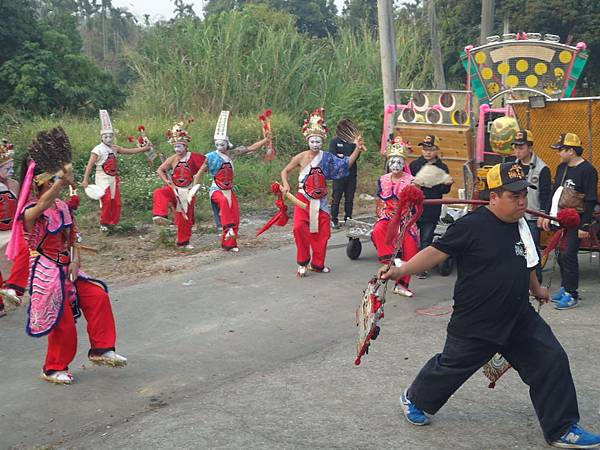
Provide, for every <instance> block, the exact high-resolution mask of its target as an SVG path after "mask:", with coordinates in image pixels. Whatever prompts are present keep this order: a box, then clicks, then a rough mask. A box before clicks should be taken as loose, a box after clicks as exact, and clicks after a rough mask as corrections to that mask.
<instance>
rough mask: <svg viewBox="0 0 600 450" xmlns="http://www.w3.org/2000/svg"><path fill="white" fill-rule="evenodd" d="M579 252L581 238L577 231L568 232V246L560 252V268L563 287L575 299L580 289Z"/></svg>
mask: <svg viewBox="0 0 600 450" xmlns="http://www.w3.org/2000/svg"><path fill="white" fill-rule="evenodd" d="M578 250H579V237H577V230H576V229H574V230H568V231H567V245H566V248H565V249H564V251H563V250H559V251H558V266H559V267H560V279H561V283H560V284H561V286H563V287H564V288H565V291H567V292H568V293H569V294H571V295H572V296H573V298H577V297H578V294H577V288H578V287H579V260H578V259H577V251H578Z"/></svg>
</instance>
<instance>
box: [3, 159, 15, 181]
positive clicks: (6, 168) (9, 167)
mask: <svg viewBox="0 0 600 450" xmlns="http://www.w3.org/2000/svg"><path fill="white" fill-rule="evenodd" d="M14 174H15V170H14V163H13V162H12V161H7V162H5V163H4V164H3V165H2V166H0V179H6V178H12V177H13V175H14Z"/></svg>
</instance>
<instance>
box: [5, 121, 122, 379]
mask: <svg viewBox="0 0 600 450" xmlns="http://www.w3.org/2000/svg"><path fill="white" fill-rule="evenodd" d="M70 160H71V146H70V143H69V140H68V137H67V135H66V134H65V132H64V130H63V129H62V128H55V129H53V130H50V131H48V132H41V133H39V134H38V136H37V138H36V139H34V140H33V142H32V143H31V145H30V146H29V148H28V158H27V159H26V160H25V165H24V169H25V170H24V173H23V177H22V191H21V195H20V196H19V203H18V205H17V211H18V212H19V215H18V219H17V222H16V223H15V224H14V228H13V234H12V236H11V241H10V243H9V248H8V252H7V254H8V256H9V257H11V256H14V255H16V254H18V253H19V251H20V248H19V247H20V245H21V243H22V242H23V237H22V236H23V234H24V237H25V241H26V243H27V246H28V248H29V254H30V264H31V277H30V287H29V295H30V306H29V310H28V320H27V327H26V331H27V334H28V335H30V336H32V337H42V336H46V335H47V336H48V352H47V354H46V361H45V363H44V366H43V369H42V374H41V378H42V379H44V380H46V381H49V382H52V383H56V384H71V382H72V381H73V375H71V373H69V371H68V368H69V367H68V366H69V364H70V363H71V362H72V361H73V359H74V357H75V354H76V352H77V330H76V327H75V319H76V318H78V317H79V315H80V312H83V316H84V317H85V319H86V321H87V332H88V336H89V340H90V350H89V352H88V358H89V359H90V361H92V362H93V363H95V364H102V365H108V366H112V367H116V366H124V365H125V364H126V363H127V359H126V358H124V357H123V356H121V355H119V354H117V353H115V342H116V330H115V319H114V316H113V312H112V308H111V305H110V298H109V296H108V293H107V288H106V285H105V284H104V283H102V282H101V281H97V280H93V279H91V278H89V277H88V276H87V275H86V274H84V273H83V272H82V271H81V270H80V259H79V233H78V228H77V223H76V221H75V217H74V215H73V213H72V210H71V209H70V207H69V205H68V204H67V203H65V202H64V201H62V200H61V199H60V198H59V197H60V194H61V192H62V190H63V189H64V188H65V187H67V186H69V185H73V170H72V168H71V164H70Z"/></svg>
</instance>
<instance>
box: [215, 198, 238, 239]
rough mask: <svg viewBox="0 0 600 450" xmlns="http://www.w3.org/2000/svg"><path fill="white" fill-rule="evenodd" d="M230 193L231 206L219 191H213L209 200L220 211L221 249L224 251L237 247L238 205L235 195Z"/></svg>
mask: <svg viewBox="0 0 600 450" xmlns="http://www.w3.org/2000/svg"><path fill="white" fill-rule="evenodd" d="M230 192H231V206H229V201H228V200H227V197H225V194H223V192H221V191H214V192H213V193H212V196H211V200H212V201H213V202H215V203H216V204H217V205H218V206H219V211H221V224H222V226H223V234H222V235H221V247H223V248H224V249H225V250H231V249H232V248H235V247H237V234H238V230H239V228H240V205H239V204H238V199H237V195H235V193H234V192H233V191H230Z"/></svg>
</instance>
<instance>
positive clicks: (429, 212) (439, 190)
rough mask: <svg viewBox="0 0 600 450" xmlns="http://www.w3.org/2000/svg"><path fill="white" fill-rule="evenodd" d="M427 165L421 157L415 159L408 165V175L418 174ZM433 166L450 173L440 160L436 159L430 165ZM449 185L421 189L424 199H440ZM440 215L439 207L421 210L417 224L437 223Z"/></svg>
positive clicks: (440, 208) (440, 207)
mask: <svg viewBox="0 0 600 450" xmlns="http://www.w3.org/2000/svg"><path fill="white" fill-rule="evenodd" d="M425 164H427V161H426V160H425V158H423V157H422V156H421V157H419V158H417V159H415V160H414V161H413V162H411V163H410V166H409V167H410V173H412V174H413V175H416V174H417V173H419V170H421V168H422V167H423V166H424V165H425ZM432 164H433V165H434V166H436V167H439V168H440V169H442V170H443V171H444V172H446V173H450V171H449V170H448V166H447V165H446V164H444V163H443V162H442V160H441V159H440V158H436V160H435V162H433V163H432ZM450 188H451V185H450V184H437V185H435V186H433V187H430V188H426V187H421V190H422V191H423V194H424V195H425V198H442V196H443V195H444V194H447V193H448V192H450ZM441 213H442V206H441V205H429V206H425V207H424V208H423V214H422V215H421V217H420V218H419V222H437V221H438V220H439V218H440V214H441Z"/></svg>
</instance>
